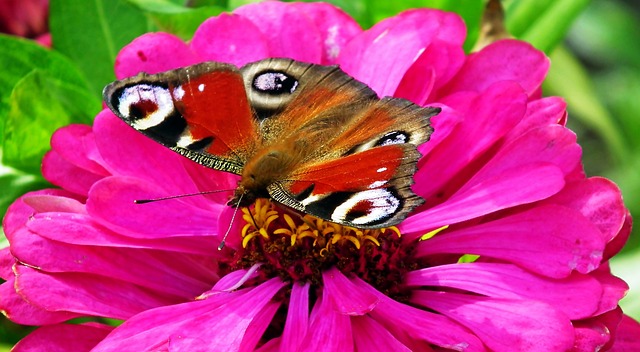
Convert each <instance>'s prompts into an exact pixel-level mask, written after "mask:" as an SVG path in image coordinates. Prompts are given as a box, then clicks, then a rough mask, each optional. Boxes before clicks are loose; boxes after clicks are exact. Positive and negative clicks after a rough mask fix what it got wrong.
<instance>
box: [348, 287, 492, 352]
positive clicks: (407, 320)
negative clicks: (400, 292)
mask: <svg viewBox="0 0 640 352" xmlns="http://www.w3.org/2000/svg"><path fill="white" fill-rule="evenodd" d="M354 281H355V282H356V284H357V285H358V286H360V287H361V288H365V289H366V290H368V291H369V292H370V293H371V294H374V295H376V296H377V297H378V298H379V299H380V303H379V304H378V305H377V306H376V308H375V309H374V310H373V311H371V313H370V314H369V315H368V316H371V318H373V319H375V320H376V321H377V322H379V323H380V324H382V325H384V327H385V328H386V329H387V330H388V331H390V332H391V334H393V335H394V336H395V337H396V338H398V339H399V340H400V341H401V342H403V343H404V344H405V345H407V346H409V347H410V348H412V344H416V341H415V340H416V339H417V340H422V341H426V342H429V343H431V344H433V345H436V346H440V347H443V348H448V349H452V350H455V351H466V352H475V351H485V348H484V347H483V345H482V343H481V342H480V341H479V340H478V338H477V337H475V336H474V335H473V334H470V333H469V332H468V330H466V329H465V328H463V327H461V326H460V325H459V324H458V323H456V322H454V321H452V320H451V319H449V318H447V317H445V316H443V315H439V314H434V313H432V312H427V311H424V310H420V309H417V308H414V307H412V306H408V305H405V304H402V303H399V302H396V301H394V300H392V299H391V298H389V297H387V296H385V295H384V294H382V293H381V292H379V291H377V290H376V289H375V288H373V287H371V286H370V285H368V284H367V283H365V282H364V281H362V280H361V279H359V278H357V277H356V278H354Z"/></svg>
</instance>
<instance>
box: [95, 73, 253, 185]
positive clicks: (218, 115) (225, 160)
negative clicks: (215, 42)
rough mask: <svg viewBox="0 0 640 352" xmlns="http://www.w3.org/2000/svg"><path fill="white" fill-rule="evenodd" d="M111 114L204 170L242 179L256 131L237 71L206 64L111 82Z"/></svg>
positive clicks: (107, 96) (108, 98)
mask: <svg viewBox="0 0 640 352" xmlns="http://www.w3.org/2000/svg"><path fill="white" fill-rule="evenodd" d="M104 96H105V101H106V102H107V105H109V107H110V108H111V110H112V111H113V112H114V113H116V115H117V116H118V117H120V118H121V119H122V120H123V121H125V122H126V123H128V124H129V125H131V126H132V127H133V128H135V129H137V130H138V131H140V132H142V133H143V134H145V135H147V136H149V137H151V138H152V139H154V140H156V141H158V142H160V143H162V144H163V145H165V146H167V147H169V148H171V149H173V150H174V151H176V152H178V153H180V154H182V155H184V156H186V157H188V158H190V159H192V160H195V161H196V162H198V163H200V164H203V165H205V166H208V167H211V168H214V169H217V170H222V171H228V172H233V173H236V174H240V173H241V171H242V167H243V166H244V164H245V163H246V160H247V158H248V157H249V155H250V154H251V153H253V149H254V148H255V145H256V141H257V125H256V123H255V120H254V118H253V111H252V109H251V106H250V105H249V102H248V100H247V96H246V92H245V89H244V81H243V79H242V76H241V74H240V72H239V71H238V69H237V68H236V67H234V66H232V65H228V64H222V63H211V62H210V63H204V64H199V65H194V66H189V67H186V68H181V69H177V70H173V71H168V72H164V73H160V74H156V75H148V74H145V73H141V74H139V75H138V76H135V77H132V78H128V79H125V80H122V81H118V82H114V83H112V84H111V85H109V86H107V87H106V88H105V91H104Z"/></svg>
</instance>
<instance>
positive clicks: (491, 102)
mask: <svg viewBox="0 0 640 352" xmlns="http://www.w3.org/2000/svg"><path fill="white" fill-rule="evenodd" d="M455 102H459V103H460V104H465V106H462V107H461V106H451V105H450V106H451V107H452V108H453V109H455V110H456V111H457V112H458V113H459V114H460V115H461V116H464V118H465V120H464V121H462V122H461V123H459V124H457V126H456V128H455V129H454V130H453V131H452V132H451V133H450V134H449V135H448V136H447V138H446V139H445V140H442V141H440V142H439V143H438V146H437V147H435V148H434V149H433V150H432V151H431V152H430V153H429V155H428V157H427V158H425V159H423V160H422V161H421V162H420V164H419V165H418V166H419V169H418V171H417V172H416V174H415V180H416V185H414V190H415V191H416V192H417V193H418V194H420V195H421V196H423V197H429V196H432V195H434V194H437V193H440V191H441V190H442V188H443V187H444V186H445V185H446V184H450V183H452V179H453V178H454V177H455V176H456V175H457V174H459V173H460V172H461V170H462V169H464V168H465V167H468V166H469V163H470V162H472V161H473V160H475V159H476V158H478V157H479V156H480V155H481V154H482V153H484V152H485V151H486V150H487V149H489V148H490V147H491V146H493V145H494V144H495V143H496V141H498V140H499V139H500V138H502V136H504V135H505V134H506V133H507V132H508V131H510V130H511V129H512V128H513V127H514V126H515V125H516V124H517V123H518V121H520V120H521V119H522V116H523V115H524V113H525V108H526V96H525V94H524V93H523V92H522V89H521V88H520V87H518V86H517V85H515V84H513V83H501V84H495V85H493V86H492V87H490V88H489V89H487V90H486V91H485V92H483V93H482V94H480V95H477V96H475V95H474V96H472V97H470V96H469V94H463V95H462V96H460V99H456V100H455ZM453 155H455V156H456V157H455V158H452V156H453ZM462 176H465V175H462ZM421 181H422V182H421Z"/></svg>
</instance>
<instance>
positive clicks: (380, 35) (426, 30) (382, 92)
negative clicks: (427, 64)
mask: <svg viewBox="0 0 640 352" xmlns="http://www.w3.org/2000/svg"><path fill="white" fill-rule="evenodd" d="M464 35H465V28H464V23H463V22H462V20H461V19H460V17H458V16H457V15H455V14H452V13H446V12H442V11H438V10H431V9H420V10H410V11H406V12H403V13H401V14H399V15H397V16H395V17H392V18H389V19H386V20H383V21H381V22H379V23H377V24H376V25H374V26H373V27H372V28H371V29H369V30H367V31H365V32H363V33H362V34H361V35H358V36H356V37H355V38H354V39H353V40H352V41H351V42H349V43H348V45H347V46H346V47H345V48H344V50H343V53H342V54H341V56H340V60H339V62H340V66H341V68H342V69H343V70H344V71H345V72H347V73H348V74H349V75H351V76H353V77H354V78H356V79H357V80H359V81H362V82H364V83H366V84H367V85H369V86H370V87H371V88H372V89H373V90H374V91H375V92H376V93H378V95H379V96H392V95H393V94H394V93H395V92H396V90H397V89H398V86H399V85H400V82H401V80H402V79H403V77H404V76H405V73H406V72H407V71H408V70H409V68H410V67H411V66H412V65H413V64H414V62H415V61H416V59H417V58H418V57H419V56H420V55H421V54H422V53H423V52H424V50H425V49H426V48H427V47H428V46H429V45H430V44H431V43H432V42H435V41H437V40H443V41H446V42H449V43H452V44H454V45H455V44H457V46H461V45H460V44H459V43H458V42H461V41H463V40H464ZM390 52H393V53H394V55H388V53H390ZM382 72H384V74H381V73H382Z"/></svg>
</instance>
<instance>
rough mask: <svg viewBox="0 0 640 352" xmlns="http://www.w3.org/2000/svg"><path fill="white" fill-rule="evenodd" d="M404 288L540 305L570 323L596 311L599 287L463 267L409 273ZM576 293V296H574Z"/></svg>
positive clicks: (497, 268)
mask: <svg viewBox="0 0 640 352" xmlns="http://www.w3.org/2000/svg"><path fill="white" fill-rule="evenodd" d="M404 284H405V285H409V286H425V287H426V286H433V287H442V288H446V287H450V288H456V289H460V290H465V291H470V292H473V293H478V294H482V295H485V296H489V297H492V298H509V299H520V300H532V301H541V302H545V303H547V304H549V305H553V306H555V307H557V309H559V310H560V311H562V312H564V314H566V315H567V316H568V317H569V318H571V319H572V320H577V319H582V318H587V317H590V316H592V315H593V314H594V313H595V312H596V310H597V309H598V304H599V303H600V298H601V296H602V293H603V292H602V287H601V285H600V284H599V283H598V281H597V280H595V279H593V278H591V277H590V276H588V275H583V274H579V273H575V272H574V273H572V274H571V276H569V277H567V278H564V279H561V280H555V279H550V278H546V277H542V276H537V275H534V274H531V273H529V272H527V271H525V270H523V269H521V268H519V267H517V266H515V265H511V264H499V263H465V264H450V265H439V266H434V267H430V268H425V269H420V270H416V271H411V272H409V273H407V274H406V275H405V281H404ZM576 292H580V295H576V294H575V293H576Z"/></svg>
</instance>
